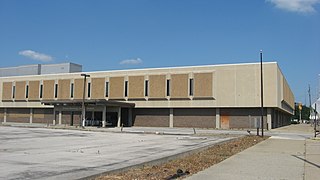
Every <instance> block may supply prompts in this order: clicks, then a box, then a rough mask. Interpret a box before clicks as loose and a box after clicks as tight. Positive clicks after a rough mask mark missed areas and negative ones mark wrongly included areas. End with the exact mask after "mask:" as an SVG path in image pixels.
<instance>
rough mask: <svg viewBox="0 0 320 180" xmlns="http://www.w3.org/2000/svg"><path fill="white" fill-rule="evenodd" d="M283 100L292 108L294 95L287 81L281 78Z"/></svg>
mask: <svg viewBox="0 0 320 180" xmlns="http://www.w3.org/2000/svg"><path fill="white" fill-rule="evenodd" d="M283 100H284V101H285V102H286V103H287V104H288V105H289V106H290V107H291V108H292V109H294V95H293V93H292V91H291V90H290V87H289V84H288V82H287V81H286V80H285V79H284V78H283Z"/></svg>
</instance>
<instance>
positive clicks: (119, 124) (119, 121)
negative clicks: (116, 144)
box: [117, 107, 121, 127]
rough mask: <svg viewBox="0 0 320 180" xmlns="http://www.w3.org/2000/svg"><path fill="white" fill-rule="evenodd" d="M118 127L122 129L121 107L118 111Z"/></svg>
mask: <svg viewBox="0 0 320 180" xmlns="http://www.w3.org/2000/svg"><path fill="white" fill-rule="evenodd" d="M117 127H121V107H119V109H118V124H117Z"/></svg>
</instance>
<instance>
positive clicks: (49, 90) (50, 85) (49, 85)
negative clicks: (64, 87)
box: [42, 80, 55, 100]
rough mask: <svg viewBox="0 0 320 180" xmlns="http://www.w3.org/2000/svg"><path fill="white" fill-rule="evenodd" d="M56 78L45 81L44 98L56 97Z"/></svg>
mask: <svg viewBox="0 0 320 180" xmlns="http://www.w3.org/2000/svg"><path fill="white" fill-rule="evenodd" d="M54 83H55V81H54V80H44V81H43V96H42V99H44V100H52V99H53V98H54Z"/></svg>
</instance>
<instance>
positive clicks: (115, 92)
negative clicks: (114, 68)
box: [109, 77, 124, 99]
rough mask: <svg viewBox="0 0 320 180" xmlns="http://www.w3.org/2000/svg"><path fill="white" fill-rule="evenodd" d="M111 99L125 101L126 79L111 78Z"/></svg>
mask: <svg viewBox="0 0 320 180" xmlns="http://www.w3.org/2000/svg"><path fill="white" fill-rule="evenodd" d="M109 83H110V96H109V98H110V99H124V77H110V79H109Z"/></svg>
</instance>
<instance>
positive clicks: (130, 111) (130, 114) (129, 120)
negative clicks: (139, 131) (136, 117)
mask: <svg viewBox="0 0 320 180" xmlns="http://www.w3.org/2000/svg"><path fill="white" fill-rule="evenodd" d="M128 118H129V119H128V126H129V127H130V126H132V125H133V124H132V108H129V112H128Z"/></svg>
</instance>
